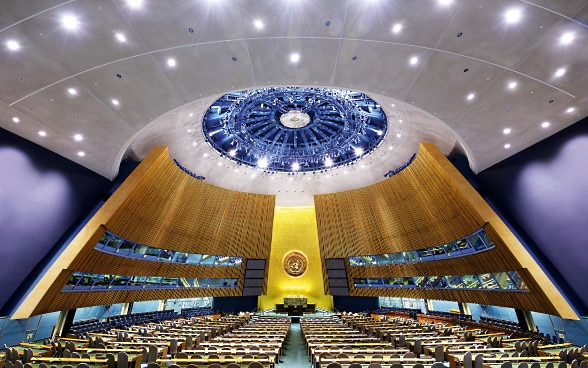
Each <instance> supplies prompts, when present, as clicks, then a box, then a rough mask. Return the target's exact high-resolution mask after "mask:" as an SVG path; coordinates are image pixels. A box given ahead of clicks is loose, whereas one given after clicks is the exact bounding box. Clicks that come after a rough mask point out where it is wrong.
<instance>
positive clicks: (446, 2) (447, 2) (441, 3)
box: [438, 0, 453, 6]
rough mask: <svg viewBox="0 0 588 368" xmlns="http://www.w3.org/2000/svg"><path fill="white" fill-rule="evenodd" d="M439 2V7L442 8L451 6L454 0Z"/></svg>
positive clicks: (441, 0)
mask: <svg viewBox="0 0 588 368" xmlns="http://www.w3.org/2000/svg"><path fill="white" fill-rule="evenodd" d="M438 1H439V5H441V6H447V5H451V3H453V0H438Z"/></svg>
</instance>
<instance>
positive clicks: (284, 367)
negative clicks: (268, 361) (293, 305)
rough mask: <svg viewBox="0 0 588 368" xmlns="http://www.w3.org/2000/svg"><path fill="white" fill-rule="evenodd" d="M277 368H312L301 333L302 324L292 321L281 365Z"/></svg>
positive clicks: (277, 365)
mask: <svg viewBox="0 0 588 368" xmlns="http://www.w3.org/2000/svg"><path fill="white" fill-rule="evenodd" d="M276 367H277V368H310V367H311V364H310V360H309V357H308V354H307V353H306V345H305V344H304V338H303V337H302V332H301V331H300V323H299V322H298V321H292V324H291V325H290V332H288V337H287V338H286V342H285V343H284V349H283V352H282V357H280V363H279V364H276Z"/></svg>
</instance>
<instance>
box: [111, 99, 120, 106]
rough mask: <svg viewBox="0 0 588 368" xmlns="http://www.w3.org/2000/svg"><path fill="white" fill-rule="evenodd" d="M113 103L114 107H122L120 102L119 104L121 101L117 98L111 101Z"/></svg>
mask: <svg viewBox="0 0 588 368" xmlns="http://www.w3.org/2000/svg"><path fill="white" fill-rule="evenodd" d="M111 102H112V104H113V105H114V106H118V105H120V102H119V101H118V100H117V99H116V98H113V99H112V100H111Z"/></svg>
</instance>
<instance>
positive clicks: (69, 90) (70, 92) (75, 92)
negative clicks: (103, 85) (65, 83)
mask: <svg viewBox="0 0 588 368" xmlns="http://www.w3.org/2000/svg"><path fill="white" fill-rule="evenodd" d="M67 93H69V94H70V95H72V96H75V95H77V94H78V91H77V90H76V89H75V88H68V89H67Z"/></svg>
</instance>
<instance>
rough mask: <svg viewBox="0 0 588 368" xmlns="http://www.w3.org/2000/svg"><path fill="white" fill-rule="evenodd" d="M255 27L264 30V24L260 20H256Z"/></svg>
mask: <svg viewBox="0 0 588 368" xmlns="http://www.w3.org/2000/svg"><path fill="white" fill-rule="evenodd" d="M253 26H255V28H257V29H263V26H264V24H263V22H262V21H260V20H259V19H256V20H254V21H253Z"/></svg>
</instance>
